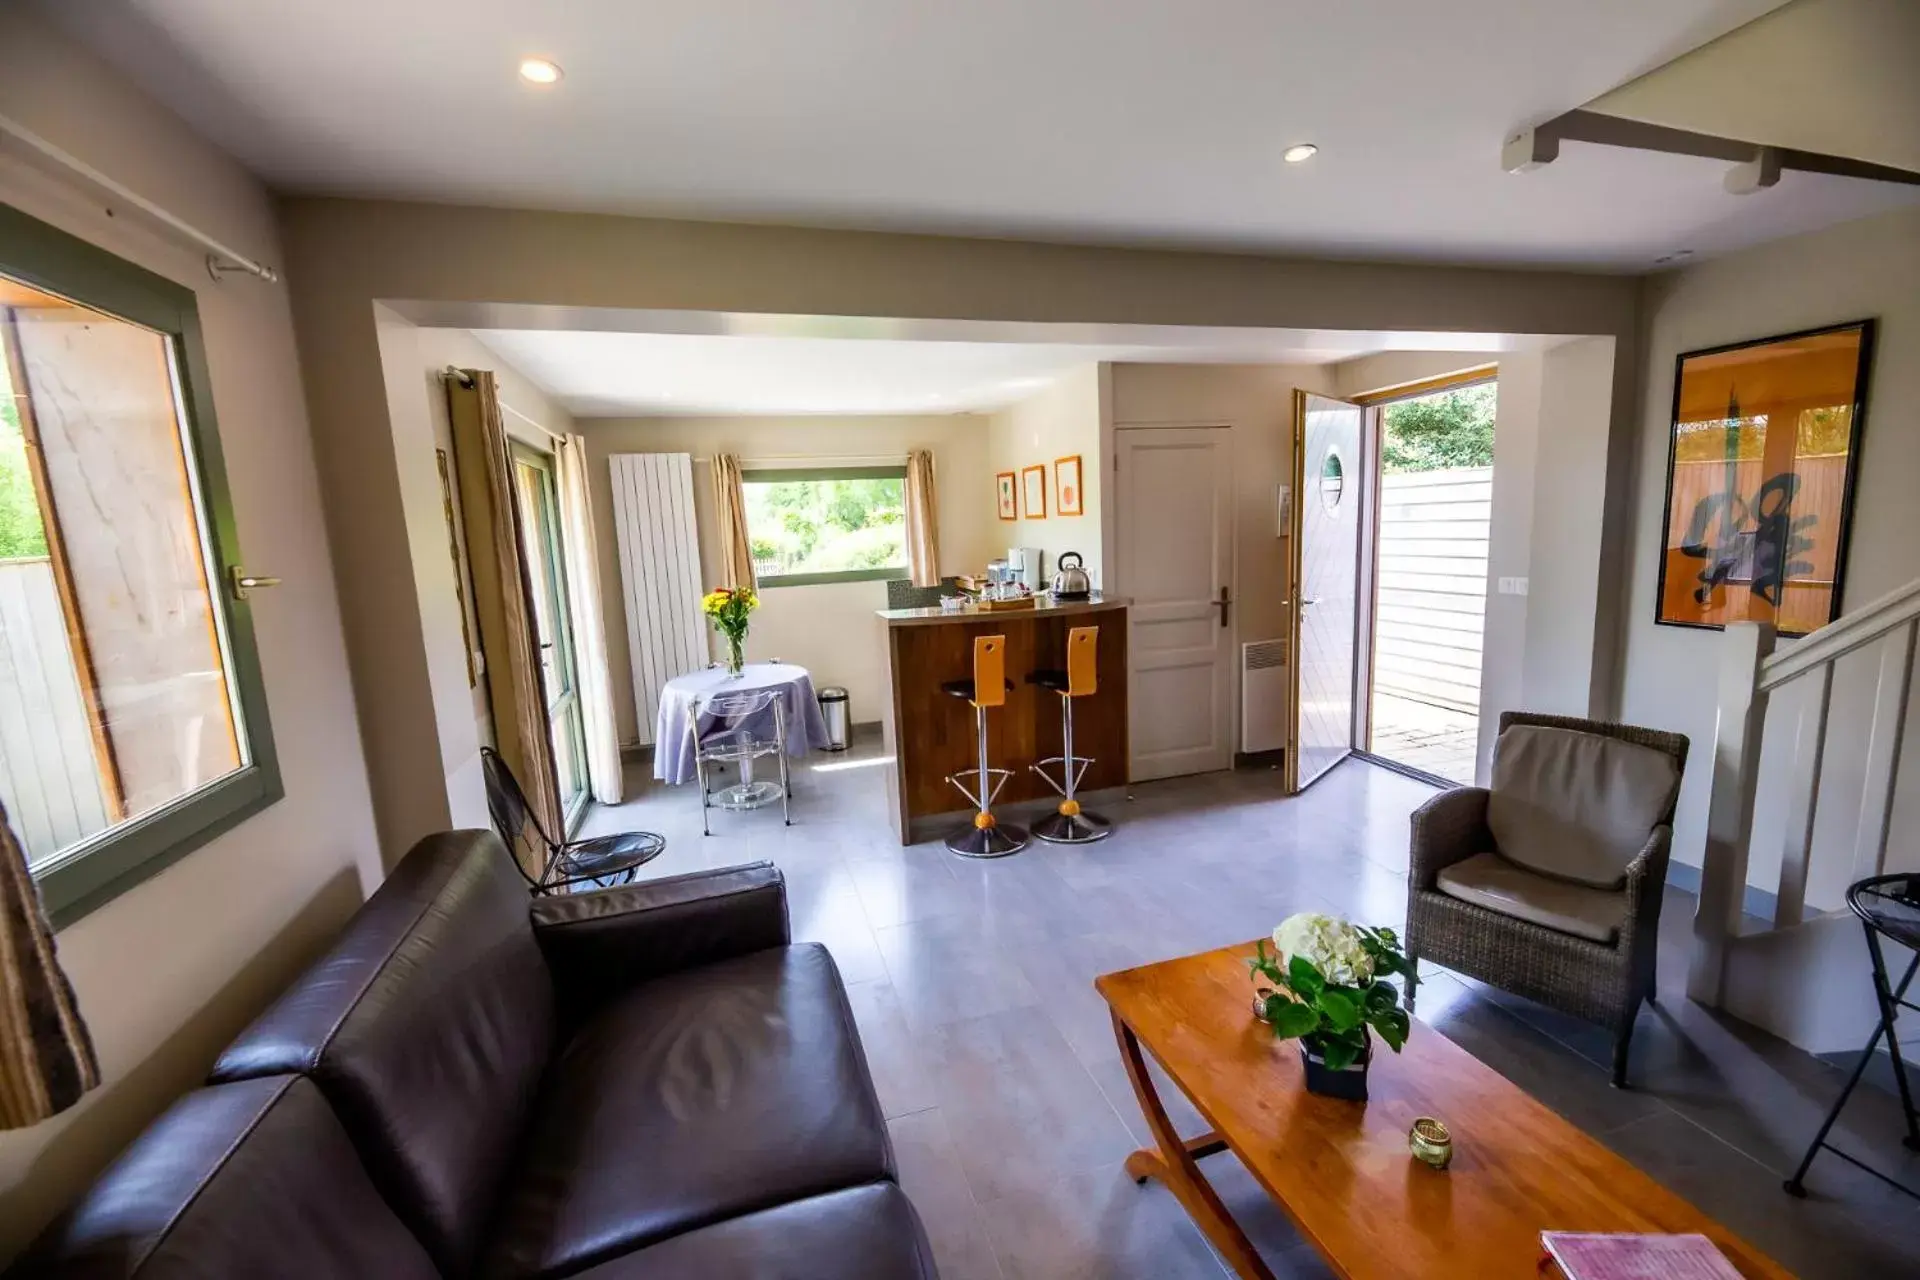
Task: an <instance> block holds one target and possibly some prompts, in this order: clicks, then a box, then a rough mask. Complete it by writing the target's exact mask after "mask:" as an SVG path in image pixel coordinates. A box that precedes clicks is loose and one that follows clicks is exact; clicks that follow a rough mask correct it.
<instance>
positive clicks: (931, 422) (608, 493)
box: [580, 413, 1006, 742]
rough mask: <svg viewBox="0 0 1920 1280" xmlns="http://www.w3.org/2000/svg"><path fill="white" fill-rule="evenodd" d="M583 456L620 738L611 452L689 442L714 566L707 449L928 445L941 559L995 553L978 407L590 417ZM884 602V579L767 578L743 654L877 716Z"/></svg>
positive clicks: (697, 511) (625, 712) (708, 566)
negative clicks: (792, 583)
mask: <svg viewBox="0 0 1920 1280" xmlns="http://www.w3.org/2000/svg"><path fill="white" fill-rule="evenodd" d="M580 430H582V431H583V432H584V433H585V435H586V437H587V465H588V466H589V467H590V468H591V469H592V474H593V499H594V508H593V514H594V521H595V523H596V525H597V526H598V530H597V531H598V534H599V537H598V539H597V541H598V543H599V550H600V583H601V592H602V598H603V599H605V600H606V601H607V604H608V608H607V614H606V620H607V665H608V668H609V670H610V672H611V675H612V685H613V701H614V721H615V725H616V727H617V729H618V732H619V735H620V741H622V742H635V741H638V739H639V731H638V729H637V728H636V726H635V723H634V703H633V664H632V658H631V655H630V653H629V650H628V647H627V622H626V618H625V616H624V615H623V614H622V613H621V611H620V607H619V602H620V600H621V599H622V598H623V594H624V593H623V592H622V590H621V586H620V551H619V543H618V540H617V539H616V538H615V536H614V529H613V491H612V479H611V472H610V470H609V468H608V465H607V455H609V454H614V453H690V454H692V455H693V456H694V459H695V461H694V465H693V504H694V518H695V520H696V522H697V523H698V524H699V526H700V571H701V575H702V578H703V580H704V581H707V582H716V581H718V580H719V577H720V570H719V564H720V548H719V535H718V531H717V525H716V523H715V521H714V518H713V490H712V483H713V481H712V473H711V471H710V470H709V469H708V466H707V465H706V463H705V462H704V461H702V460H703V459H707V458H711V457H712V456H713V455H714V454H715V453H735V454H738V455H739V456H740V458H741V460H742V461H744V462H745V463H747V464H748V465H749V466H751V465H753V464H754V463H756V462H764V463H766V464H768V465H773V466H781V467H805V466H834V465H850V464H852V463H853V462H859V463H862V464H865V465H872V460H873V459H874V458H879V457H884V458H898V459H900V460H901V461H905V460H906V456H907V452H908V451H909V450H911V449H928V450H931V451H932V452H933V466H934V476H935V479H936V482H937V486H936V487H937V490H938V494H939V507H940V529H939V533H940V571H941V572H942V573H943V574H952V573H959V572H961V571H963V570H967V569H977V568H979V567H980V566H981V565H983V564H985V563H986V560H987V558H988V557H989V556H990V555H991V554H993V548H994V547H995V546H996V545H999V544H997V542H996V530H997V529H999V528H1005V527H1006V526H1004V525H1000V524H999V522H998V521H996V520H995V519H994V508H993V489H992V475H991V473H990V470H989V468H988V466H987V420H986V418H985V417H982V416H978V415H974V414H964V413H960V414H938V415H925V416H914V417H845V418H843V417H832V416H813V417H774V418H726V417H716V418H588V419H583V420H582V421H581V423H580ZM886 607H887V584H886V583H884V582H833V583H818V584H815V585H812V586H802V587H768V588H766V589H764V590H762V591H761V593H760V610H759V612H757V613H756V614H754V617H753V625H752V628H751V630H750V631H749V633H748V635H747V657H748V658H749V659H750V660H754V661H760V660H765V659H769V658H781V659H783V660H785V661H788V662H796V663H799V664H800V665H801V666H803V667H806V668H807V670H808V671H809V672H810V673H811V674H812V676H813V683H814V685H815V687H816V688H824V687H826V686H828V685H841V686H843V687H845V688H846V690H847V696H848V699H849V701H850V702H851V704H852V708H853V715H854V718H855V719H856V720H859V721H861V722H866V721H873V720H878V719H880V717H881V707H882V706H883V705H884V700H885V699H886V698H888V697H889V696H890V695H889V693H888V692H887V681H886V652H885V649H884V647H883V646H884V643H885V635H884V633H883V631H882V629H881V624H880V621H879V619H877V618H875V617H874V616H873V614H874V611H875V610H876V609H884V608H886Z"/></svg>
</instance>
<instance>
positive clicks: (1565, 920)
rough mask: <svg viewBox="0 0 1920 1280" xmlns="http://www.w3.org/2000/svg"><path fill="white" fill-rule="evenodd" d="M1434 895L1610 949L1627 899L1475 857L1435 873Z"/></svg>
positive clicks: (1485, 856) (1486, 856)
mask: <svg viewBox="0 0 1920 1280" xmlns="http://www.w3.org/2000/svg"><path fill="white" fill-rule="evenodd" d="M1438 883H1439V887H1440V892H1442V893H1444V894H1446V895H1447V896H1448V897H1450V898H1458V899H1459V900H1460V901H1462V902H1471V903H1473V904H1474V905H1475V906H1479V907H1486V908H1488V909H1489V910H1491V911H1498V912H1499V913H1500V914H1501V915H1503V916H1512V917H1513V918H1514V919H1516V920H1525V921H1527V922H1529V923H1531V924H1537V925H1541V926H1543V927H1545V928H1548V929H1554V930H1557V931H1559V932H1561V933H1570V934H1572V935H1573V936H1574V937H1576V938H1585V939H1587V940H1588V941H1589V942H1598V943H1600V944H1601V945H1602V946H1611V945H1613V941H1614V939H1615V938H1617V937H1618V936H1619V934H1620V926H1621V925H1622V924H1624V923H1625V922H1626V919H1627V895H1626V894H1625V893H1624V892H1623V891H1621V890H1617V889H1595V888H1591V887H1589V886H1587V885H1583V884H1574V883H1572V882H1571V881H1567V880H1560V879H1556V878H1554V877H1552V876H1543V875H1538V874H1536V873H1534V872H1532V871H1529V870H1527V869H1526V868H1525V867H1521V866H1516V865H1515V864H1513V863H1511V862H1509V861H1507V860H1506V859H1505V858H1502V857H1501V856H1500V855H1499V854H1497V853H1477V854H1475V855H1474V856H1473V857H1471V858H1468V859H1466V860H1465V861H1463V862H1456V863H1454V864H1453V865H1452V866H1450V867H1445V868H1443V869H1442V870H1441V872H1440V876H1439V881H1438Z"/></svg>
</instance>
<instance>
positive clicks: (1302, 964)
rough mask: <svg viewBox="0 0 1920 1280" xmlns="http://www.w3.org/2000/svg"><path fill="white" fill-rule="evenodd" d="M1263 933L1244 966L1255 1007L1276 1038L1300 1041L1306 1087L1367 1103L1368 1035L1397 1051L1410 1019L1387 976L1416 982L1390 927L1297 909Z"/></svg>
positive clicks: (1370, 1046) (1370, 1051) (1370, 1048)
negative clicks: (1270, 942) (1270, 945)
mask: <svg viewBox="0 0 1920 1280" xmlns="http://www.w3.org/2000/svg"><path fill="white" fill-rule="evenodd" d="M1273 945H1274V950H1273V951H1268V950H1267V944H1266V941H1265V940H1264V939H1262V940H1261V942H1260V944H1259V946H1258V947H1257V948H1256V951H1255V954H1254V956H1253V958H1252V959H1251V960H1249V961H1247V966H1248V968H1250V969H1251V970H1252V971H1253V981H1254V989H1255V998H1254V1013H1255V1015H1256V1016H1257V1017H1259V1018H1260V1019H1261V1020H1262V1021H1264V1022H1266V1023H1267V1024H1268V1025H1269V1026H1271V1027H1272V1028H1273V1034H1274V1036H1275V1037H1276V1038H1278V1039H1282V1040H1290V1039H1297V1040H1299V1041H1300V1057H1301V1060H1302V1062H1303V1063H1304V1064H1305V1067H1306V1074H1307V1090H1308V1092H1310V1093H1319V1094H1325V1095H1327V1096H1328V1097H1333V1098H1348V1099H1352V1100H1353V1101H1356V1102H1365V1101H1366V1098H1367V1066H1368V1064H1369V1063H1371V1062H1372V1061H1373V1042H1372V1035H1373V1034H1377V1035H1378V1036H1379V1037H1380V1038H1381V1039H1382V1040H1384V1041H1386V1044H1387V1047H1388V1048H1389V1049H1392V1050H1393V1051H1394V1052H1395V1053H1398V1052H1400V1046H1401V1045H1403V1044H1405V1043H1406V1042H1407V1032H1408V1031H1409V1030H1410V1029H1411V1027H1412V1019H1411V1018H1409V1017H1408V1016H1407V1011H1406V1010H1405V1009H1404V1008H1402V1007H1401V1005H1400V990H1399V988H1398V987H1396V986H1394V985H1393V983H1391V982H1389V981H1387V979H1388V978H1389V977H1391V976H1393V975H1394V974H1400V975H1403V976H1404V977H1405V978H1406V980H1407V985H1408V986H1412V985H1413V984H1414V983H1415V982H1417V981H1418V978H1417V977H1416V976H1415V974H1414V972H1413V966H1412V965H1410V964H1409V963H1408V962H1407V955H1406V952H1404V951H1402V950H1401V949H1400V939H1399V938H1398V937H1396V936H1395V934H1394V932H1393V930H1391V929H1370V928H1367V927H1366V926H1365V925H1356V924H1349V923H1348V922H1347V921H1345V920H1342V919H1340V918H1339V917H1337V916H1327V915H1321V914H1320V913H1319V912H1316V911H1303V912H1301V913H1300V914H1298V915H1293V916H1289V917H1287V919H1286V920H1284V921H1283V922H1282V923H1281V925H1280V927H1279V928H1277V929H1275V930H1274V931H1273Z"/></svg>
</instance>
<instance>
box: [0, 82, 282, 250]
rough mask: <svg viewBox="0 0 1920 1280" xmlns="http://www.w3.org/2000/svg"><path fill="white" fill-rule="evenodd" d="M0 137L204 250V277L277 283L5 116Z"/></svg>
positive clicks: (210, 239)
mask: <svg viewBox="0 0 1920 1280" xmlns="http://www.w3.org/2000/svg"><path fill="white" fill-rule="evenodd" d="M0 133H8V134H12V135H13V136H14V137H16V138H18V139H19V140H20V141H22V142H24V143H26V144H27V145H28V146H29V147H32V148H33V149H34V150H35V151H37V152H39V153H40V154H41V155H43V156H45V157H46V158H47V159H49V160H51V161H53V162H54V163H55V164H58V165H61V166H63V167H65V168H67V169H69V170H71V171H72V172H73V173H75V174H78V175H79V176H80V177H82V178H84V179H86V180H87V181H88V182H91V183H92V184H93V185H94V186H96V187H99V188H100V189H101V190H102V191H105V192H106V193H107V194H108V195H111V196H113V197H115V198H117V199H120V200H124V201H125V202H126V203H128V204H130V205H132V206H133V207H134V208H136V209H138V210H140V212H142V213H144V214H146V215H147V216H148V217H149V218H152V219H153V220H154V221H156V222H158V223H160V224H161V225H162V226H165V227H167V228H169V229H170V230H172V231H173V232H174V233H175V234H177V235H182V236H185V237H186V238H187V239H189V240H191V241H193V242H194V243H195V244H197V245H199V246H200V247H201V248H202V249H205V250H207V274H208V275H210V276H212V277H213V278H214V279H215V280H216V281H217V280H219V279H220V277H221V276H223V275H226V274H228V273H230V272H234V271H242V272H245V273H246V274H248V275H252V276H258V277H260V278H261V279H262V280H265V281H267V282H268V283H273V282H274V281H277V280H279V279H280V276H279V274H278V273H277V272H275V271H274V269H273V268H272V267H269V266H267V265H266V264H265V263H262V262H256V261H254V260H253V259H252V258H249V257H247V256H246V255H245V254H243V253H238V252H236V251H235V250H232V249H229V248H228V247H227V246H226V245H224V244H222V243H220V241H218V240H215V239H214V238H213V237H212V236H210V235H208V234H207V233H206V232H204V231H202V230H200V229H199V228H198V227H196V226H194V225H192V224H191V223H189V222H186V221H183V220H182V219H180V218H177V217H175V216H174V215H173V214H171V213H168V212H167V211H166V210H165V209H162V208H161V207H160V206H159V205H157V204H155V203H154V202H153V201H151V200H149V199H147V198H146V197H145V196H143V195H141V194H140V193H139V192H137V191H134V190H132V189H131V188H129V187H126V186H123V185H122V184H120V183H118V182H115V181H114V180H113V179H112V178H109V177H108V176H107V175H106V174H104V173H102V172H100V171H99V170H98V169H96V168H94V167H93V166H92V165H90V164H88V163H87V162H86V161H85V160H82V159H81V158H80V157H79V156H76V155H74V154H73V153H72V152H70V151H67V150H65V149H64V148H62V147H59V146H56V145H55V144H53V143H51V142H49V141H47V140H46V139H45V138H43V137H41V136H40V135H39V134H37V133H35V132H34V131H33V130H31V129H29V128H27V127H26V126H25V125H23V124H21V123H20V122H19V121H17V120H12V119H9V118H8V117H6V116H0Z"/></svg>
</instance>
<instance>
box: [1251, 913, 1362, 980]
mask: <svg viewBox="0 0 1920 1280" xmlns="http://www.w3.org/2000/svg"><path fill="white" fill-rule="evenodd" d="M1273 945H1274V947H1275V949H1277V950H1278V951H1279V952H1280V966H1281V968H1282V969H1283V970H1284V969H1285V968H1286V966H1287V965H1288V964H1290V963H1292V961H1293V958H1294V957H1295V956H1304V957H1305V958H1306V959H1308V960H1310V961H1312V962H1313V964H1314V965H1315V967H1317V968H1318V969H1319V970H1320V973H1321V975H1322V976H1323V977H1325V978H1326V980H1327V981H1328V982H1331V983H1333V984H1335V985H1336V986H1342V987H1364V986H1366V985H1367V984H1368V983H1370V982H1372V981H1373V957H1372V956H1370V955H1368V954H1367V949H1366V948H1365V947H1363V946H1362V945H1360V932H1359V930H1357V929H1355V928H1354V927H1353V926H1352V925H1350V924H1348V923H1347V922H1346V921H1345V920H1342V919H1340V918H1338V917H1337V916H1329V915H1322V914H1321V913H1320V912H1318V911H1302V912H1300V913H1299V914H1298V915H1292V916H1288V917H1287V918H1286V919H1285V920H1283V921H1281V922H1280V927H1279V928H1277V929H1275V930H1274V931H1273Z"/></svg>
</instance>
